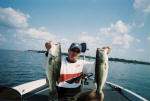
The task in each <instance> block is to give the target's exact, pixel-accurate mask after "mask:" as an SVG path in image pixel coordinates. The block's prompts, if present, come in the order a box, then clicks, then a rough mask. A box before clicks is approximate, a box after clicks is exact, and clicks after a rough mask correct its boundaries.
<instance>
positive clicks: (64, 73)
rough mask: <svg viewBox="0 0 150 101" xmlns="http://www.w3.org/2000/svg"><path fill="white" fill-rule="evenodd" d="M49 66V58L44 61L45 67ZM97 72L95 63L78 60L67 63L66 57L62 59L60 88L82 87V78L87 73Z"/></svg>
mask: <svg viewBox="0 0 150 101" xmlns="http://www.w3.org/2000/svg"><path fill="white" fill-rule="evenodd" d="M47 66H48V57H46V58H45V59H44V62H43V67H44V68H45V69H46V68H47ZM46 70H47V69H46ZM94 72H95V62H88V61H85V60H77V61H76V62H75V63H70V62H68V61H67V59H66V57H63V58H62V63H61V70H60V82H59V84H57V86H59V87H64V88H76V87H79V86H80V85H81V76H82V74H86V73H94Z"/></svg>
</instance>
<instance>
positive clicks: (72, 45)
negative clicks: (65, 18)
mask: <svg viewBox="0 0 150 101" xmlns="http://www.w3.org/2000/svg"><path fill="white" fill-rule="evenodd" d="M74 48H78V49H79V50H80V52H81V51H82V47H81V45H80V44H79V43H72V44H71V46H70V49H71V50H72V49H74Z"/></svg>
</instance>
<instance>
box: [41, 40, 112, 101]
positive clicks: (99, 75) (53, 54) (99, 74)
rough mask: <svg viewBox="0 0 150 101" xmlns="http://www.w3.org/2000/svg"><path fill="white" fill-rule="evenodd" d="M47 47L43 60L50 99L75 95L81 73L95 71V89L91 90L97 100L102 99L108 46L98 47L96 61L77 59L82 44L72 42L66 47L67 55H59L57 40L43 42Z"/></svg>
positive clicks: (77, 90)
mask: <svg viewBox="0 0 150 101" xmlns="http://www.w3.org/2000/svg"><path fill="white" fill-rule="evenodd" d="M45 47H46V49H47V52H46V54H45V55H46V56H45V59H44V62H43V67H44V68H45V69H46V75H47V78H48V81H49V86H50V94H49V95H50V96H49V100H50V101H58V98H59V99H60V98H65V97H70V96H75V95H76V94H77V93H79V92H80V88H81V79H82V75H83V74H87V73H95V82H96V83H97V89H96V90H93V92H95V94H96V95H97V96H98V99H99V101H103V98H104V94H103V92H102V88H103V86H104V84H105V82H106V78H107V73H108V56H107V54H109V52H110V50H111V49H110V47H109V46H107V47H103V48H101V49H100V48H98V49H97V52H96V61H95V62H87V61H85V60H79V59H78V58H79V56H80V53H81V52H82V45H81V44H79V43H72V44H71V45H70V47H69V49H68V56H67V57H61V46H60V43H58V42H47V43H45Z"/></svg>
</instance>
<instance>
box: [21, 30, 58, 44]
mask: <svg viewBox="0 0 150 101" xmlns="http://www.w3.org/2000/svg"><path fill="white" fill-rule="evenodd" d="M42 28H43V27H42ZM18 34H24V35H25V36H27V35H28V36H29V37H30V38H32V39H37V40H44V41H52V40H54V39H55V35H54V34H52V33H50V32H48V31H43V30H41V28H39V29H36V28H29V29H25V30H24V29H23V30H22V29H21V30H18Z"/></svg>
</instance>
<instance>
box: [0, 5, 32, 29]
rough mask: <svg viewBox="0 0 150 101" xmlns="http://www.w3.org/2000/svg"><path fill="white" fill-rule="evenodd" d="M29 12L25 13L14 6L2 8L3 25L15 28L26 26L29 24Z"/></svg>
mask: <svg viewBox="0 0 150 101" xmlns="http://www.w3.org/2000/svg"><path fill="white" fill-rule="evenodd" d="M29 17H30V16H29V14H24V13H22V12H20V11H19V10H15V9H13V8H0V24H1V26H6V27H13V28H25V27H27V26H28V23H27V21H28V18H29Z"/></svg>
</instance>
